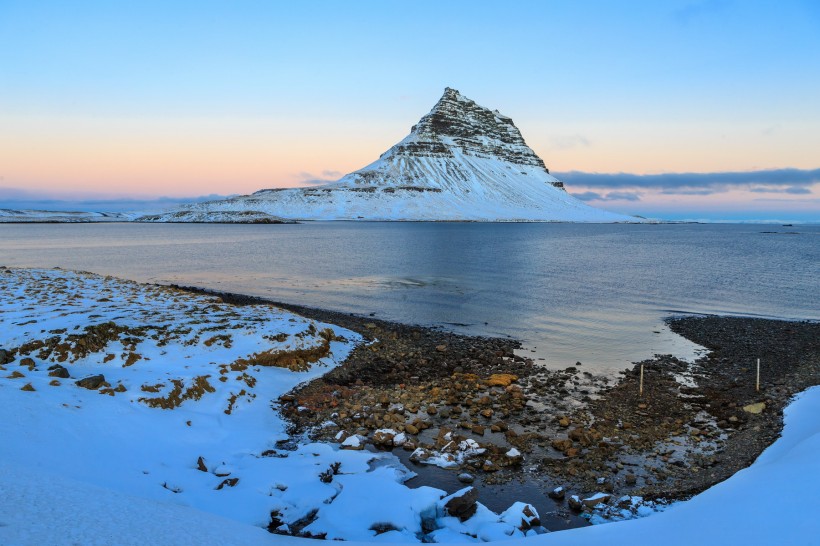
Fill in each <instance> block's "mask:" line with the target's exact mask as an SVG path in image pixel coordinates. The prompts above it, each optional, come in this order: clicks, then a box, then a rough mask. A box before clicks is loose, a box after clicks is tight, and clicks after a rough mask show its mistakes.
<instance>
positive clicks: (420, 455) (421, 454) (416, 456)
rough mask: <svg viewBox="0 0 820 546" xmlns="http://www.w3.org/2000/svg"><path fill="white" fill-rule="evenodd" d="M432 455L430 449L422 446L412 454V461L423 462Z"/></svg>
mask: <svg viewBox="0 0 820 546" xmlns="http://www.w3.org/2000/svg"><path fill="white" fill-rule="evenodd" d="M430 456H431V453H430V452H429V451H427V450H426V449H424V448H422V447H420V448H418V449H416V450H415V451H414V452H413V453H411V454H410V462H411V463H416V464H419V463H423V462H424V461H426V460H427V459H429V458H430Z"/></svg>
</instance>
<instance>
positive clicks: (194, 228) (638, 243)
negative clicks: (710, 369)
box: [0, 223, 820, 372]
mask: <svg viewBox="0 0 820 546" xmlns="http://www.w3.org/2000/svg"><path fill="white" fill-rule="evenodd" d="M768 232H774V233H768ZM0 265H8V266H30V267H54V266H59V267H63V268H67V269H80V270H85V271H93V272H96V273H103V274H111V275H116V276H119V277H124V278H129V279H134V280H137V281H149V282H156V283H179V284H186V285H197V286H202V287H207V288H212V289H217V290H224V291H231V292H241V293H247V294H252V295H257V296H263V297H266V298H271V299H274V300H277V301H284V302H292V303H300V304H305V305H310V306H315V307H323V308H329V309H335V310H340V311H346V312H352V313H357V314H364V315H369V314H371V313H372V314H374V316H376V317H379V318H384V319H388V320H395V321H400V322H405V323H416V324H424V325H437V326H441V327H445V328H450V329H452V330H455V331H458V332H463V333H469V334H481V335H493V336H511V337H513V338H516V339H520V340H522V341H523V342H524V344H525V349H524V352H525V353H526V354H528V355H530V356H533V357H536V358H542V359H544V360H543V363H544V364H546V365H548V366H550V367H566V366H568V365H571V364H574V363H575V362H576V361H580V362H582V363H583V364H584V366H588V367H589V368H587V369H590V368H595V369H597V370H607V371H610V372H613V371H617V370H621V369H623V368H624V367H626V366H627V365H628V364H629V363H630V362H632V361H635V360H640V359H643V358H647V357H650V356H652V355H653V354H655V353H672V354H676V355H678V356H681V357H683V358H690V359H691V358H693V357H694V356H695V354H696V353H697V349H698V348H697V347H696V346H695V345H693V344H691V343H689V342H688V341H686V340H684V339H683V338H681V337H679V336H677V335H675V334H673V333H672V332H671V331H669V329H668V328H666V327H665V325H664V322H663V319H664V318H665V317H668V316H671V315H676V314H682V313H716V314H729V315H751V316H764V317H777V318H787V319H813V320H820V295H819V294H820V280H818V279H820V226H796V227H780V226H776V227H773V226H761V225H582V224H460V223H442V224H432V223H306V224H301V225H206V224H194V225H185V224H172V225H155V224H148V225H143V224H76V225H70V224H62V225H51V224H39V225H21V224H15V225H8V224H7V225H0Z"/></svg>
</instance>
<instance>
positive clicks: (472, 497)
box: [444, 487, 478, 521]
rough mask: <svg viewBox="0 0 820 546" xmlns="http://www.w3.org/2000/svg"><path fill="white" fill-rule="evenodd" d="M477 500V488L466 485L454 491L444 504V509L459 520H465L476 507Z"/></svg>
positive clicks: (471, 514) (473, 512)
mask: <svg viewBox="0 0 820 546" xmlns="http://www.w3.org/2000/svg"><path fill="white" fill-rule="evenodd" d="M477 500H478V490H477V489H476V488H475V487H468V488H466V489H463V490H461V491H459V492H457V493H455V494H454V496H453V497H452V498H451V499H450V500H448V501H447V503H446V504H445V505H444V509H445V510H446V511H447V513H448V514H450V515H451V516H455V517H457V518H458V519H459V521H467V520H468V519H470V518H471V517H472V516H473V514H475V512H476V510H477V509H478V506H477V505H476V501H477Z"/></svg>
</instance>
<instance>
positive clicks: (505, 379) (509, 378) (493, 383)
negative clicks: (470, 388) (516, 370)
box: [487, 373, 518, 387]
mask: <svg viewBox="0 0 820 546" xmlns="http://www.w3.org/2000/svg"><path fill="white" fill-rule="evenodd" d="M517 380H518V376H517V375H513V374H511V373H494V374H492V375H491V376H490V377H489V379H487V385H489V386H490V387H509V386H510V384H511V383H512V382H513V381H517Z"/></svg>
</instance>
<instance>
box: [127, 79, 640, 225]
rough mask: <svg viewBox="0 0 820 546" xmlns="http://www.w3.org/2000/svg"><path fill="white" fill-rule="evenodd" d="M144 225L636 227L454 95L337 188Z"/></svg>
mask: <svg viewBox="0 0 820 546" xmlns="http://www.w3.org/2000/svg"><path fill="white" fill-rule="evenodd" d="M183 211H184V214H180V211H175V212H174V213H169V214H166V215H160V216H153V217H146V218H143V219H142V220H145V221H172V222H173V221H177V222H178V221H199V222H202V221H209V218H211V217H214V215H215V214H219V215H224V214H226V213H227V214H232V215H236V214H238V213H240V212H245V213H247V211H253V212H258V213H265V214H269V215H272V216H277V217H281V218H289V219H296V220H425V221H453V220H466V221H563V222H635V221H640V219H638V218H635V217H631V216H625V215H622V214H616V213H612V212H608V211H604V210H601V209H596V208H593V207H590V206H589V205H587V204H585V203H583V202H582V201H580V200H578V199H576V198H574V197H572V196H571V195H569V194H568V193H567V192H566V191H564V189H563V184H562V183H561V182H560V181H559V180H558V179H557V178H555V177H553V176H551V175H550V174H549V170H548V169H547V168H546V166H545V165H544V162H543V161H542V160H541V158H540V157H538V156H537V155H536V154H535V152H533V151H532V149H530V147H529V146H527V144H526V143H525V142H524V139H523V137H522V136H521V132H520V131H519V130H518V128H517V127H516V126H515V125H514V124H513V122H512V120H511V119H510V118H508V117H506V116H503V115H502V114H500V113H499V112H498V111H497V110H496V111H491V110H489V109H487V108H484V107H483V106H479V105H478V104H476V103H475V102H474V101H472V100H470V99H468V98H466V97H465V96H463V95H462V94H461V93H459V92H458V91H457V90H455V89H451V88H449V87H448V88H446V89H445V90H444V95H443V96H442V97H441V99H439V101H438V103H436V105H435V106H434V107H433V109H432V110H431V111H430V113H429V114H427V115H426V116H424V117H423V118H421V120H420V121H419V122H418V123H417V124H416V125H414V126H413V127H412V129H411V130H410V134H409V135H407V137H405V138H404V139H403V140H402V141H401V142H399V143H398V144H396V145H395V146H393V147H392V148H390V149H389V150H388V151H386V152H385V153H383V154H382V155H381V156H380V157H379V159H377V160H376V161H374V162H373V163H371V164H370V165H368V166H366V167H364V168H362V169H359V170H358V171H355V172H352V173H350V174H348V175H346V176H344V177H343V178H342V179H340V180H339V181H337V182H333V183H330V184H327V185H323V186H315V187H310V188H282V189H266V190H260V191H257V192H255V193H254V194H252V195H243V196H240V197H235V198H232V199H226V200H220V201H210V202H206V203H198V204H192V205H188V206H186V207H184V209H183Z"/></svg>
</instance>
